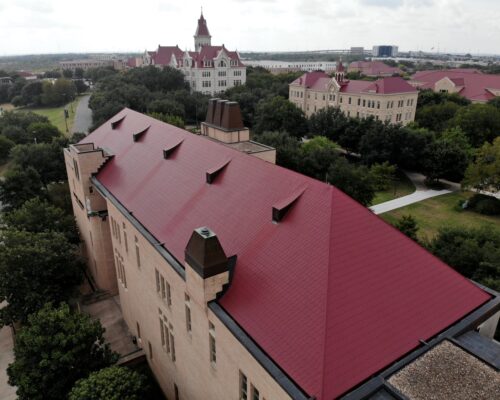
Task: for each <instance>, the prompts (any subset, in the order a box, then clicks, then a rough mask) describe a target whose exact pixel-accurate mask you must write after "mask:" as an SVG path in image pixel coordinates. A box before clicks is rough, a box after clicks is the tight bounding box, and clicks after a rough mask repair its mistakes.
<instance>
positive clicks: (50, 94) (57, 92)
mask: <svg viewBox="0 0 500 400" xmlns="http://www.w3.org/2000/svg"><path fill="white" fill-rule="evenodd" d="M75 96H76V87H75V84H74V83H73V81H71V80H69V79H65V78H60V79H57V80H56V81H55V82H54V83H52V82H49V81H45V82H44V83H43V94H42V103H43V104H44V105H47V106H61V105H63V104H66V103H69V102H70V101H72V100H74V98H75Z"/></svg>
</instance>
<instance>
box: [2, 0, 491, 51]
mask: <svg viewBox="0 0 500 400" xmlns="http://www.w3.org/2000/svg"><path fill="white" fill-rule="evenodd" d="M201 7H203V14H204V16H205V18H206V19H207V22H208V28H209V30H210V33H211V35H212V44H219V45H220V44H225V45H226V47H227V48H229V49H237V50H239V51H299V50H325V49H346V48H350V47H351V46H363V47H365V48H368V49H369V48H372V46H374V45H380V44H394V45H397V46H399V48H400V50H403V51H405V50H423V51H431V49H433V50H432V51H437V50H439V51H440V52H469V53H475V54H477V53H490V54H500V1H498V0H231V1H230V0H204V1H200V0H182V1H180V0H177V1H172V0H163V1H159V0H141V1H130V0H129V1H127V0H121V1H118V0H85V1H67V0H43V1H42V0H0V56H1V55H14V54H46V53H66V52H70V53H80V52H143V51H144V50H146V49H148V50H154V49H155V48H156V47H157V46H158V44H162V45H176V44H177V45H179V47H180V48H181V49H183V50H184V49H192V48H193V47H194V45H193V35H194V32H195V29H196V23H197V19H198V17H199V14H200V9H201Z"/></svg>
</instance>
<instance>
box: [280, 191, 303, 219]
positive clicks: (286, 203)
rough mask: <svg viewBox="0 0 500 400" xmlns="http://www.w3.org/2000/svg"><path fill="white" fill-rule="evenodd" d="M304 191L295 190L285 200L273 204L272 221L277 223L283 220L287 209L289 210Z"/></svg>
mask: <svg viewBox="0 0 500 400" xmlns="http://www.w3.org/2000/svg"><path fill="white" fill-rule="evenodd" d="M304 192H305V189H303V190H300V191H298V192H295V193H293V194H292V195H290V196H289V197H287V198H286V199H285V200H283V201H281V202H279V203H278V204H276V205H275V206H273V223H275V224H277V223H278V222H281V221H283V219H284V218H285V216H286V214H287V213H288V211H290V209H291V208H292V207H293V206H294V205H295V204H296V203H297V200H298V199H299V198H300V196H302V194H303V193H304Z"/></svg>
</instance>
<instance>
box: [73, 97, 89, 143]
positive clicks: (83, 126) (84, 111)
mask: <svg viewBox="0 0 500 400" xmlns="http://www.w3.org/2000/svg"><path fill="white" fill-rule="evenodd" d="M89 99H90V95H85V96H83V97H82V98H81V99H80V102H79V103H78V106H77V107H76V113H75V120H74V122H73V127H72V128H71V133H72V134H73V133H75V132H83V133H88V132H89V128H90V125H92V110H91V109H90V108H89Z"/></svg>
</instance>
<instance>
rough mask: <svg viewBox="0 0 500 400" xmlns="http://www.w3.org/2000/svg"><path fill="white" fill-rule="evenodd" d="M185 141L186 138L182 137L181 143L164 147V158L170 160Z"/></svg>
mask: <svg viewBox="0 0 500 400" xmlns="http://www.w3.org/2000/svg"><path fill="white" fill-rule="evenodd" d="M183 141H184V139H182V140H181V141H180V142H179V143H177V144H174V145H173V146H170V147H167V148H166V149H163V158H164V159H165V160H168V159H169V158H170V157H171V156H172V155H173V153H175V151H176V150H177V149H178V148H179V146H180V145H181V144H182V142H183Z"/></svg>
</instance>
